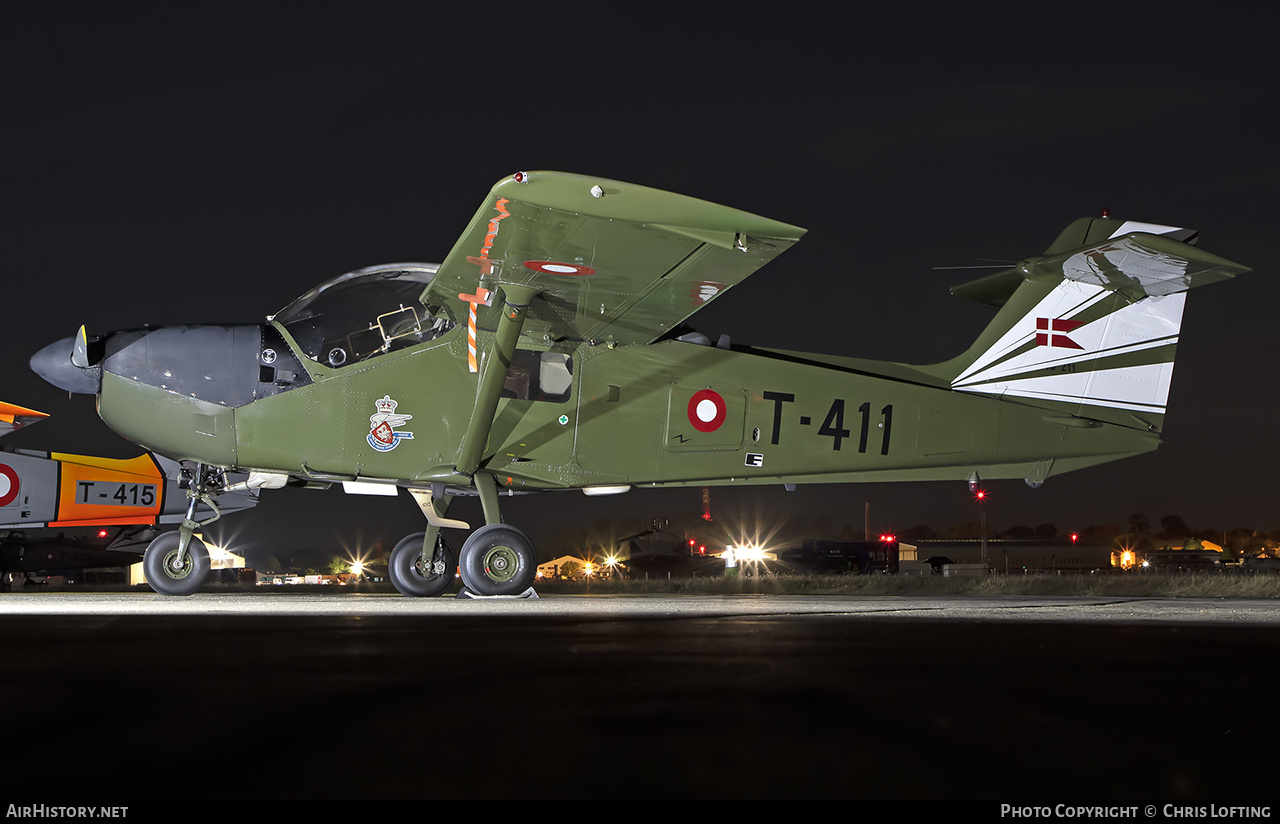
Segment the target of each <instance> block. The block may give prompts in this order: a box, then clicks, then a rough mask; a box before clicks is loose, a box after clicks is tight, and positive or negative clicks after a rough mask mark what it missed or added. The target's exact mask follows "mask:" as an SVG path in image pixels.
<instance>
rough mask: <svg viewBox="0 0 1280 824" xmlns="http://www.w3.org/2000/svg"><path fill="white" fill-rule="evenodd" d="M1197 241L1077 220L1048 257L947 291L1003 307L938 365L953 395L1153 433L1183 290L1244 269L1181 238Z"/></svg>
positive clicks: (1177, 232)
mask: <svg viewBox="0 0 1280 824" xmlns="http://www.w3.org/2000/svg"><path fill="white" fill-rule="evenodd" d="M1107 230H1110V235H1109V236H1104V237H1103V238H1101V239H1099V238H1098V235H1099V234H1100V233H1101V232H1102V231H1107ZM1157 233H1158V234H1157ZM1194 236H1195V234H1194V232H1190V231H1188V230H1185V229H1179V228H1177V227H1171V226H1157V225H1154V224H1134V223H1121V222H1120V221H1113V220H1095V221H1089V220H1087V219H1086V220H1084V221H1076V223H1073V224H1072V225H1071V226H1070V227H1068V229H1067V230H1066V231H1064V232H1063V234H1062V235H1061V236H1060V237H1059V239H1058V241H1057V242H1055V243H1054V245H1053V246H1051V247H1050V248H1049V251H1048V252H1046V254H1045V255H1044V256H1042V257H1038V258H1030V259H1028V260H1025V261H1023V262H1022V263H1021V264H1019V265H1018V266H1017V267H1015V268H1013V269H1010V270H1006V271H1004V272H1001V273H999V274H997V275H993V276H990V277H987V278H983V279H981V280H979V281H974V282H972V283H969V284H964V285H963V286H960V287H957V288H956V289H955V290H953V291H955V292H956V293H957V294H960V295H962V296H965V297H971V298H973V299H975V300H979V301H981V302H984V303H988V304H990V305H996V306H999V307H1000V311H999V314H997V316H996V318H995V320H994V321H993V322H992V323H991V325H990V326H988V327H987V329H986V330H984V331H983V333H982V335H980V336H979V338H978V340H977V341H976V342H975V344H974V345H973V346H972V347H970V349H969V350H968V351H967V352H966V353H965V354H963V355H961V356H960V357H959V358H956V359H954V360H952V361H949V362H947V363H946V364H940V365H939V366H938V367H937V368H938V369H940V370H942V371H943V372H944V374H946V375H947V376H948V377H949V379H950V383H951V387H952V389H954V390H956V391H960V392H972V393H977V394H984V395H992V396H996V397H1000V398H1002V399H1006V400H1016V401H1021V402H1025V403H1027V404H1031V405H1035V406H1043V407H1046V408H1049V409H1053V410H1056V411H1059V412H1061V413H1063V414H1069V415H1072V416H1077V417H1082V418H1089V419H1093V420H1102V421H1109V422H1112V423H1118V424H1121V425H1125V426H1132V427H1141V428H1145V429H1150V430H1154V431H1159V430H1160V429H1161V427H1162V425H1163V417H1164V413H1165V408H1166V404H1167V403H1168V397H1169V387H1170V383H1171V380H1172V377H1173V363H1174V352H1175V350H1176V348H1177V344H1178V335H1179V330H1180V328H1181V325H1182V312H1183V308H1184V306H1185V304H1186V294H1187V290H1189V289H1190V288H1192V287H1194V286H1199V285H1203V284H1205V283H1212V282H1214V281H1218V280H1223V279H1225V278H1228V277H1232V276H1234V275H1236V274H1239V273H1241V272H1246V271H1248V269H1247V268H1246V267H1244V266H1240V265H1239V264H1237V263H1233V262H1231V261H1229V260H1226V259H1224V258H1220V257H1218V256H1216V255H1213V254H1210V253H1208V252H1204V251H1201V250H1200V249H1198V248H1196V247H1195V246H1193V245H1191V244H1190V243H1188V242H1186V241H1188V240H1192V239H1194ZM1076 241H1084V242H1085V243H1086V244H1087V245H1082V246H1075V247H1074V248H1072V243H1073V242H1076Z"/></svg>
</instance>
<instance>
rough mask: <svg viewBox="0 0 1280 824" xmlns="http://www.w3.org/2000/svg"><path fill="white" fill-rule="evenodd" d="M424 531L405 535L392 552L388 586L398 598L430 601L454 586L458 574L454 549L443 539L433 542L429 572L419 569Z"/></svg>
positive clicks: (388, 567)
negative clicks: (405, 596) (403, 596)
mask: <svg viewBox="0 0 1280 824" xmlns="http://www.w3.org/2000/svg"><path fill="white" fill-rule="evenodd" d="M425 537H426V533H425V532H415V533H413V534H412V535H407V536H405V537H404V538H402V539H401V540H400V543H398V544H396V548H395V549H393V550H391V560H390V562H389V563H388V564H387V573H388V574H389V575H390V576H391V583H392V585H393V586H394V587H395V588H396V590H397V591H399V593H400V594H401V595H408V596H411V597H414V598H429V597H432V596H435V595H443V594H444V593H445V592H447V591H448V590H449V586H450V585H451V584H453V579H454V577H455V575H456V574H457V571H458V559H457V558H456V557H454V554H453V549H452V548H450V546H449V545H448V544H447V543H445V542H444V541H443V540H438V541H436V551H435V553H434V555H433V556H432V559H431V569H430V570H426V569H423V568H422V540H423V538H425Z"/></svg>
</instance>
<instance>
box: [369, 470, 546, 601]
mask: <svg viewBox="0 0 1280 824" xmlns="http://www.w3.org/2000/svg"><path fill="white" fill-rule="evenodd" d="M477 481H478V483H477V485H476V486H477V489H478V490H479V491H480V500H481V503H482V505H483V506H484V510H485V520H487V521H490V523H489V524H488V525H487V526H482V527H480V528H479V529H477V530H476V531H475V532H472V533H471V535H470V536H468V538H467V540H466V541H465V542H464V543H463V544H462V549H461V550H460V551H459V552H458V554H457V555H456V556H455V555H454V554H453V550H452V548H451V547H450V546H449V545H448V544H447V543H445V541H444V540H443V539H442V538H440V537H439V534H440V530H441V529H442V528H444V527H451V528H456V529H467V528H469V527H468V525H467V524H466V523H465V522H463V521H454V520H450V519H448V518H445V517H444V513H445V510H447V509H448V507H449V502H450V501H451V500H452V497H453V496H452V495H445V496H442V497H441V498H439V499H435V500H433V499H432V495H431V493H430V492H429V491H428V490H411V492H412V493H413V496H414V498H416V499H417V501H418V505H419V506H420V507H421V508H422V511H423V513H424V514H425V515H426V516H427V523H428V526H427V530H426V531H425V532H415V533H413V534H412V535H408V536H406V537H405V538H404V539H403V540H401V541H400V543H398V544H396V548H395V549H394V550H392V552H391V562H390V563H389V564H388V565H387V571H388V572H389V573H390V575H391V583H392V584H393V585H394V586H395V588H396V589H397V590H398V591H399V592H401V593H402V594H404V595H413V596H419V597H420V596H431V595H443V594H444V593H445V592H447V591H448V589H449V585H450V584H451V583H452V582H453V577H454V570H455V568H456V570H457V573H458V575H459V576H461V578H462V586H463V591H464V592H465V593H466V594H468V595H472V596H479V597H493V596H507V597H514V596H526V597H527V596H532V597H537V596H536V593H534V592H533V590H532V589H531V586H532V585H533V579H534V578H535V577H536V576H537V574H538V555H537V552H536V551H535V549H534V546H533V541H531V540H530V539H529V536H528V535H525V534H524V533H523V532H521V531H520V530H519V529H516V528H515V527H513V526H508V525H507V524H504V523H501V522H495V521H498V513H497V494H496V492H495V491H494V487H493V485H492V479H491V478H489V477H488V476H487V475H481V476H478V477H477Z"/></svg>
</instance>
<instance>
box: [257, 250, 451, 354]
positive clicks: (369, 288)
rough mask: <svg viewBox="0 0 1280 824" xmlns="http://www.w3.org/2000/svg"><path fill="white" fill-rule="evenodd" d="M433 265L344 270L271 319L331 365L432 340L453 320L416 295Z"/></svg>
mask: <svg viewBox="0 0 1280 824" xmlns="http://www.w3.org/2000/svg"><path fill="white" fill-rule="evenodd" d="M437 268H438V267H437V266H436V265H434V264H426V263H406V264H392V265H389V266H373V267H370V268H368V269H360V270H357V271H355V272H348V273H347V274H345V275H340V276H339V277H336V278H334V279H333V280H330V281H328V282H327V283H323V284H321V285H320V286H317V287H316V288H315V289H312V290H311V291H310V292H307V293H306V294H305V295H303V296H302V297H300V298H298V299H297V300H295V301H294V302H293V303H291V304H289V305H288V306H286V307H285V308H284V309H282V310H281V311H280V312H278V313H277V314H276V315H275V316H273V317H272V318H271V320H274V321H276V322H277V323H279V324H281V325H282V326H284V328H285V329H286V330H288V332H289V334H290V335H292V336H293V339H294V340H295V341H297V343H298V347H299V348H300V349H301V350H302V354H304V355H305V356H306V357H308V358H310V359H311V360H313V361H316V362H317V363H323V364H325V365H327V366H332V367H334V368H337V367H340V366H346V365H348V364H351V363H359V362H360V361H363V360H367V359H369V358H372V357H374V356H376V355H381V354H385V353H387V352H393V351H395V350H397V349H403V348H406V347H409V346H414V345H416V344H419V343H422V342H424V341H429V340H434V339H435V338H437V337H439V336H440V335H443V334H444V333H445V332H447V331H449V330H450V329H452V328H453V326H454V323H453V320H452V319H451V318H450V317H449V316H448V315H447V314H446V313H445V312H444V310H443V309H442V308H441V307H439V306H424V305H423V304H422V303H421V302H420V301H419V297H420V296H421V295H422V293H423V291H424V290H425V289H426V288H427V285H428V284H430V283H431V278H432V276H433V275H435V272H436V269H437Z"/></svg>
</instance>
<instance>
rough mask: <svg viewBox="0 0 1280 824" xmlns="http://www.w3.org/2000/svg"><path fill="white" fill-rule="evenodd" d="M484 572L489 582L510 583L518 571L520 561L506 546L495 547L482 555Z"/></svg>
mask: <svg viewBox="0 0 1280 824" xmlns="http://www.w3.org/2000/svg"><path fill="white" fill-rule="evenodd" d="M484 571H485V574H486V575H487V576H488V577H489V579H490V580H493V581H498V582H505V581H510V580H511V579H512V578H514V577H515V575H516V573H517V572H519V571H520V559H519V557H518V556H517V555H516V553H515V551H514V550H513V549H511V547H508V546H495V547H492V548H491V549H489V550H488V551H487V552H485V554H484Z"/></svg>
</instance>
